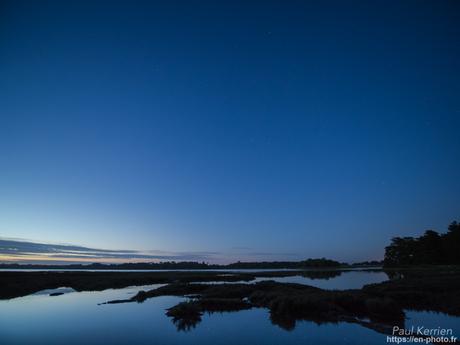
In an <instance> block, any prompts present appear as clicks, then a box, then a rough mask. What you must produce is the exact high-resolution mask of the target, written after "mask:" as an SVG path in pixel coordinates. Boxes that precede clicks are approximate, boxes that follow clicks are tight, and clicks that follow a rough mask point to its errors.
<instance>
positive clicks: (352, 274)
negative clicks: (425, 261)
mask: <svg viewBox="0 0 460 345" xmlns="http://www.w3.org/2000/svg"><path fill="white" fill-rule="evenodd" d="M337 274H338V275H337V276H335V277H331V278H327V279H321V278H310V277H302V276H292V277H274V278H264V277H259V278H256V279H255V280H253V281H251V283H253V282H259V281H264V280H274V281H277V282H280V283H297V284H306V285H311V286H316V287H319V288H321V289H327V290H335V289H336V290H345V289H360V288H362V287H363V286H364V285H366V284H374V283H381V282H383V281H385V280H388V276H387V274H386V273H385V272H374V271H345V272H337Z"/></svg>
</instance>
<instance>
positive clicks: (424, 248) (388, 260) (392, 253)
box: [384, 221, 460, 266]
mask: <svg viewBox="0 0 460 345" xmlns="http://www.w3.org/2000/svg"><path fill="white" fill-rule="evenodd" d="M458 264H460V223H457V222H455V221H454V222H452V223H451V224H450V225H449V227H448V229H447V232H446V233H444V234H440V233H438V232H436V231H434V230H427V231H425V233H424V234H423V235H422V236H420V237H394V238H393V239H392V240H391V244H390V245H389V246H387V247H386V248H385V259H384V265H385V266H405V265H458Z"/></svg>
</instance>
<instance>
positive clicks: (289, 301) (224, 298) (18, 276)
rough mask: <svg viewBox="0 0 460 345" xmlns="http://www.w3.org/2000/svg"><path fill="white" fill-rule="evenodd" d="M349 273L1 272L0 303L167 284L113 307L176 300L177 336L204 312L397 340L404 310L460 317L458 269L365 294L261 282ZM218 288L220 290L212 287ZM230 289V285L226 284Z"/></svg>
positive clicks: (403, 276) (172, 311)
mask: <svg viewBox="0 0 460 345" xmlns="http://www.w3.org/2000/svg"><path fill="white" fill-rule="evenodd" d="M344 271H347V270H327V271H320V270H318V271H315V270H310V271H303V270H299V271H295V270H293V271H269V272H267V271H263V272H236V271H235V272H232V273H231V274H228V273H223V272H219V271H201V272H190V271H169V272H49V271H44V272H0V281H1V282H2V284H0V299H10V298H15V297H21V296H25V295H29V294H32V293H35V292H38V291H40V290H45V289H56V288H59V287H71V288H73V289H75V290H76V291H101V290H105V289H109V288H124V287H128V286H141V285H151V284H164V285H163V286H162V287H159V288H157V289H154V290H150V291H139V292H138V293H137V294H136V295H135V296H134V297H132V298H130V299H128V300H114V301H107V303H108V304H112V303H128V302H137V303H142V302H144V301H145V300H147V299H149V298H154V297H158V296H178V297H183V298H185V300H184V301H182V302H181V303H179V304H177V305H176V306H173V307H172V308H169V309H168V310H167V313H166V314H167V316H169V317H170V318H171V320H172V321H173V322H174V324H175V325H176V327H177V328H178V329H179V330H187V329H189V328H191V327H195V326H196V325H197V324H198V323H199V322H200V321H201V316H202V315H203V313H214V312H228V311H239V310H244V309H251V308H266V309H268V310H269V312H270V319H271V321H272V323H274V324H277V325H278V326H280V327H282V328H285V329H292V328H294V327H295V324H296V321H299V320H308V321H314V322H316V323H330V322H332V323H338V322H348V323H355V324H359V325H361V326H363V327H367V328H370V329H373V330H375V331H377V332H379V333H384V334H391V333H390V332H391V329H392V328H393V327H394V326H399V327H401V328H402V327H404V321H405V311H406V310H417V311H434V312H442V313H445V314H448V315H451V316H457V317H458V316H460V296H459V295H458V291H460V268H459V267H457V266H449V267H447V266H446V267H437V268H429V269H427V268H399V269H391V270H385V273H387V274H388V275H389V277H390V280H388V281H385V282H382V283H377V284H369V285H365V286H364V287H363V288H361V289H351V290H323V289H320V288H316V287H312V286H308V285H303V284H292V283H279V282H274V281H262V282H257V283H254V284H248V283H249V282H251V281H253V280H254V279H256V278H260V277H264V278H268V279H270V277H273V278H276V277H288V276H295V275H303V276H306V277H309V278H318V279H328V278H333V277H335V276H337V275H340V274H341V272H344ZM214 282H219V283H220V284H214ZM227 283H231V284H227Z"/></svg>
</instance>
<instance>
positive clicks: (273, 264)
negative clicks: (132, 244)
mask: <svg viewBox="0 0 460 345" xmlns="http://www.w3.org/2000/svg"><path fill="white" fill-rule="evenodd" d="M370 265H381V262H378V261H374V262H365V263H361V264H355V265H354V266H370ZM348 266H350V265H348V264H346V263H341V262H338V261H335V260H330V259H325V258H321V259H306V260H302V261H262V262H241V261H238V262H235V263H231V264H228V265H217V264H209V263H205V262H193V261H181V262H175V261H168V262H142V263H122V264H101V263H92V264H87V265H80V264H71V265H37V264H16V263H15V264H0V269H65V270H79V269H85V270H216V269H304V268H336V267H337V268H339V267H348Z"/></svg>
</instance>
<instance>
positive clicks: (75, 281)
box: [0, 270, 342, 299]
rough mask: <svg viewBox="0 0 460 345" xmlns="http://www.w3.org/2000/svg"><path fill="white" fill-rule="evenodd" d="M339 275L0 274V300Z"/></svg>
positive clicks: (337, 272)
mask: <svg viewBox="0 0 460 345" xmlns="http://www.w3.org/2000/svg"><path fill="white" fill-rule="evenodd" d="M340 274H342V271H340V270H329V271H318V270H309V271H271V272H251V273H246V272H245V273H242V272H232V274H222V272H219V271H201V272H199V271H195V272H185V271H169V272H105V271H98V272H84V271H76V272H69V271H62V272H59V271H43V272H0V299H7V298H14V297H21V296H26V295H29V294H32V293H34V292H37V291H40V290H45V289H56V288H59V287H61V286H69V287H72V288H74V289H75V290H76V291H101V290H105V289H109V288H124V287H127V286H135V285H150V284H171V283H176V282H182V283H186V282H214V281H218V282H236V281H251V280H254V279H255V278H258V277H260V278H262V277H264V278H270V277H288V276H296V275H301V276H304V277H308V278H312V279H329V278H333V277H337V276H339V275H340Z"/></svg>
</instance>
